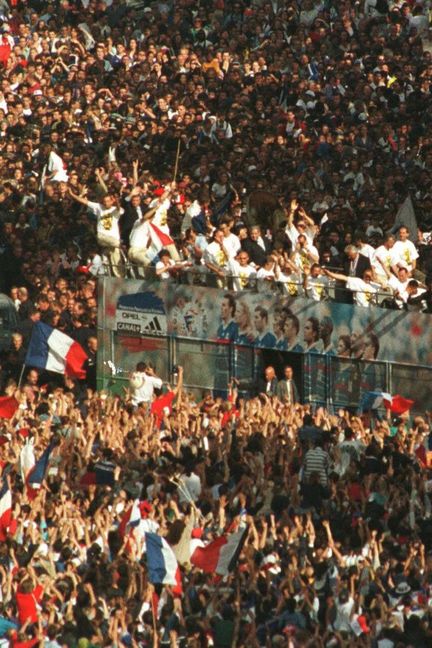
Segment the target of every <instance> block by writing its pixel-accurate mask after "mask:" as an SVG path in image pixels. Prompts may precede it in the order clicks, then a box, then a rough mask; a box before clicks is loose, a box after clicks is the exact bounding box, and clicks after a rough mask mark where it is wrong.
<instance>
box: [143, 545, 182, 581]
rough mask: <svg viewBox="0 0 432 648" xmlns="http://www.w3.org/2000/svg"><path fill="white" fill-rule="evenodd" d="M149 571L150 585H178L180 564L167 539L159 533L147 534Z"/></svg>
mask: <svg viewBox="0 0 432 648" xmlns="http://www.w3.org/2000/svg"><path fill="white" fill-rule="evenodd" d="M145 541H146V554H147V570H148V578H149V581H150V583H161V584H162V585H178V575H177V574H178V564H177V559H176V557H175V555H174V552H173V550H172V549H171V547H170V546H169V544H168V542H167V541H166V540H165V538H162V537H161V536H160V535H158V534H157V533H146V534H145Z"/></svg>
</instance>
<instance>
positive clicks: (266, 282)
mask: <svg viewBox="0 0 432 648" xmlns="http://www.w3.org/2000/svg"><path fill="white" fill-rule="evenodd" d="M279 276H280V270H279V265H278V262H277V259H275V257H274V256H273V255H271V254H269V255H268V256H267V259H266V262H265V263H264V265H263V266H262V267H261V268H260V269H259V270H258V272H257V279H258V288H259V290H260V291H266V290H271V288H272V287H273V285H274V282H275V281H279Z"/></svg>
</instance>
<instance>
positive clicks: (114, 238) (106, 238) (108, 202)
mask: <svg viewBox="0 0 432 648" xmlns="http://www.w3.org/2000/svg"><path fill="white" fill-rule="evenodd" d="M86 193H87V188H86V187H84V189H83V191H82V193H81V194H80V195H78V194H74V193H73V192H72V191H71V189H69V194H70V196H71V198H73V199H74V200H76V201H77V202H79V203H81V204H82V205H85V206H86V207H87V208H88V209H89V210H90V211H91V212H92V213H93V214H94V215H95V216H96V218H97V226H96V231H97V240H98V243H99V245H101V246H102V248H104V253H105V254H106V256H107V258H108V262H109V265H110V271H111V273H112V275H113V276H114V277H121V276H122V275H123V270H122V262H121V254H120V228H119V219H120V216H121V215H122V214H123V213H124V209H123V208H122V207H118V206H117V204H116V199H115V196H113V195H112V194H106V195H105V196H104V197H103V198H102V203H97V202H92V201H90V200H88V199H87V198H86V197H85V195H86Z"/></svg>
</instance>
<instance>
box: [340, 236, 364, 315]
mask: <svg viewBox="0 0 432 648" xmlns="http://www.w3.org/2000/svg"><path fill="white" fill-rule="evenodd" d="M345 257H346V260H345V262H344V266H343V268H344V274H346V275H347V277H358V278H359V279H363V274H364V272H365V270H371V264H370V261H369V259H368V258H367V257H366V256H364V254H360V252H359V251H358V249H357V248H356V247H355V245H347V246H346V248H345ZM335 297H336V299H337V301H341V302H343V303H345V304H353V303H354V298H353V294H352V293H350V291H349V290H346V288H343V289H342V288H339V289H337V296H336V295H335Z"/></svg>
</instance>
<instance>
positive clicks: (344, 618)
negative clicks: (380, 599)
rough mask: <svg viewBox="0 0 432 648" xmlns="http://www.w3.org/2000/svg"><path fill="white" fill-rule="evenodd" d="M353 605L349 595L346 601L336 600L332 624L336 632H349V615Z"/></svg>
mask: <svg viewBox="0 0 432 648" xmlns="http://www.w3.org/2000/svg"><path fill="white" fill-rule="evenodd" d="M354 605H355V603H354V599H353V598H351V597H349V599H348V601H347V602H346V603H339V601H337V600H336V619H335V622H334V624H333V626H334V629H335V630H336V631H337V632H349V633H350V634H351V632H352V629H351V616H352V613H353V609H354Z"/></svg>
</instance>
